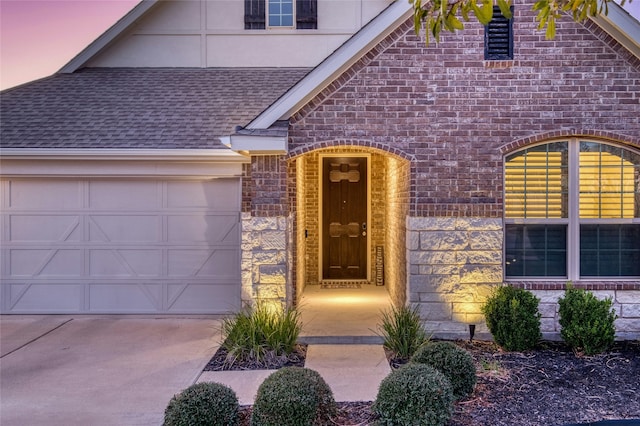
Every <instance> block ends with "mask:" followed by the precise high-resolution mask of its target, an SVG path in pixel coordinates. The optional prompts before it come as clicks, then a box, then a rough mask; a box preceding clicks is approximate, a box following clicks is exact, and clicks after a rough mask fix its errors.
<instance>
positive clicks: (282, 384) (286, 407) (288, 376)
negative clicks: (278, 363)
mask: <svg viewBox="0 0 640 426" xmlns="http://www.w3.org/2000/svg"><path fill="white" fill-rule="evenodd" d="M335 411H336V403H335V400H334V399H333V392H332V391H331V388H330V387H329V385H327V383H326V382H325V381H324V379H323V378H322V377H321V376H320V374H318V373H317V372H316V371H314V370H310V369H308V368H301V367H284V368H281V369H280V370H278V371H276V372H275V373H273V374H272V375H270V376H269V377H267V378H266V379H265V381H264V382H262V384H261V385H260V387H259V388H258V394H257V396H256V401H255V403H254V405H253V412H252V414H251V425H252V426H289V425H291V426H294V425H313V424H326V423H328V422H329V418H330V417H331V416H332V415H334V414H335Z"/></svg>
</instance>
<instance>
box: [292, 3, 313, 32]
mask: <svg viewBox="0 0 640 426" xmlns="http://www.w3.org/2000/svg"><path fill="white" fill-rule="evenodd" d="M296 28H297V29H299V30H316V29H318V0H296Z"/></svg>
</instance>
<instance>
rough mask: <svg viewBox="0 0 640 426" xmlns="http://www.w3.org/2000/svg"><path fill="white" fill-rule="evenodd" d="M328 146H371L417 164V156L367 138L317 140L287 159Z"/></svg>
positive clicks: (289, 154) (295, 151)
mask: <svg viewBox="0 0 640 426" xmlns="http://www.w3.org/2000/svg"><path fill="white" fill-rule="evenodd" d="M327 148H369V149H373V150H376V151H382V152H383V153H385V154H390V155H393V156H395V157H398V158H400V159H402V160H406V161H409V162H410V163H411V164H415V161H416V158H415V156H414V155H412V154H407V153H406V152H404V151H402V150H399V149H397V148H394V147H392V146H390V145H387V144H384V143H380V142H372V141H367V140H359V139H337V140H332V141H321V142H315V143H311V144H308V145H304V146H300V147H298V148H295V149H293V150H291V151H289V153H288V154H287V156H286V159H287V160H292V159H295V158H297V157H299V156H301V155H304V154H307V153H309V152H312V151H316V150H322V149H327Z"/></svg>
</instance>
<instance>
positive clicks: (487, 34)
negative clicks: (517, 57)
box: [484, 6, 513, 60]
mask: <svg viewBox="0 0 640 426" xmlns="http://www.w3.org/2000/svg"><path fill="white" fill-rule="evenodd" d="M511 12H512V15H513V7H512V8H511ZM512 23H513V18H512V19H507V18H505V17H504V16H503V15H502V12H500V8H499V7H498V6H494V8H493V19H491V22H489V25H487V26H486V27H485V29H484V59H494V60H505V59H513V25H512Z"/></svg>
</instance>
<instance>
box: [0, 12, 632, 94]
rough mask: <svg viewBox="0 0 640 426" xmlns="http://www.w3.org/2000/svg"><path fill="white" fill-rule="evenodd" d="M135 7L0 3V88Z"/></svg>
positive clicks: (49, 69)
mask: <svg viewBox="0 0 640 426" xmlns="http://www.w3.org/2000/svg"><path fill="white" fill-rule="evenodd" d="M238 1H241V0H238ZM400 1H402V0H400ZM139 2H140V0H0V89H6V88H9V87H12V86H16V85H18V84H22V83H25V82H28V81H31V80H35V79H38V78H42V77H46V76H48V75H51V74H53V73H55V72H56V71H58V70H59V69H60V68H62V66H64V65H65V64H66V63H67V62H69V61H70V60H71V59H72V58H73V57H74V56H76V55H77V54H78V53H80V52H81V51H82V49H84V48H85V47H86V46H87V45H89V44H90V43H91V42H92V41H94V40H95V39H96V38H97V37H98V36H100V34H102V33H103V32H104V31H105V30H107V29H108V28H109V27H111V25H113V24H115V23H116V22H117V21H118V20H119V19H120V18H122V17H123V16H124V15H125V14H126V13H127V12H128V11H130V10H131V9H132V8H133V7H134V6H135V5H136V4H138V3H139ZM628 10H630V12H631V14H633V15H634V16H635V17H636V19H639V20H640V0H634V1H633V3H631V4H630V5H629V8H628Z"/></svg>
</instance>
